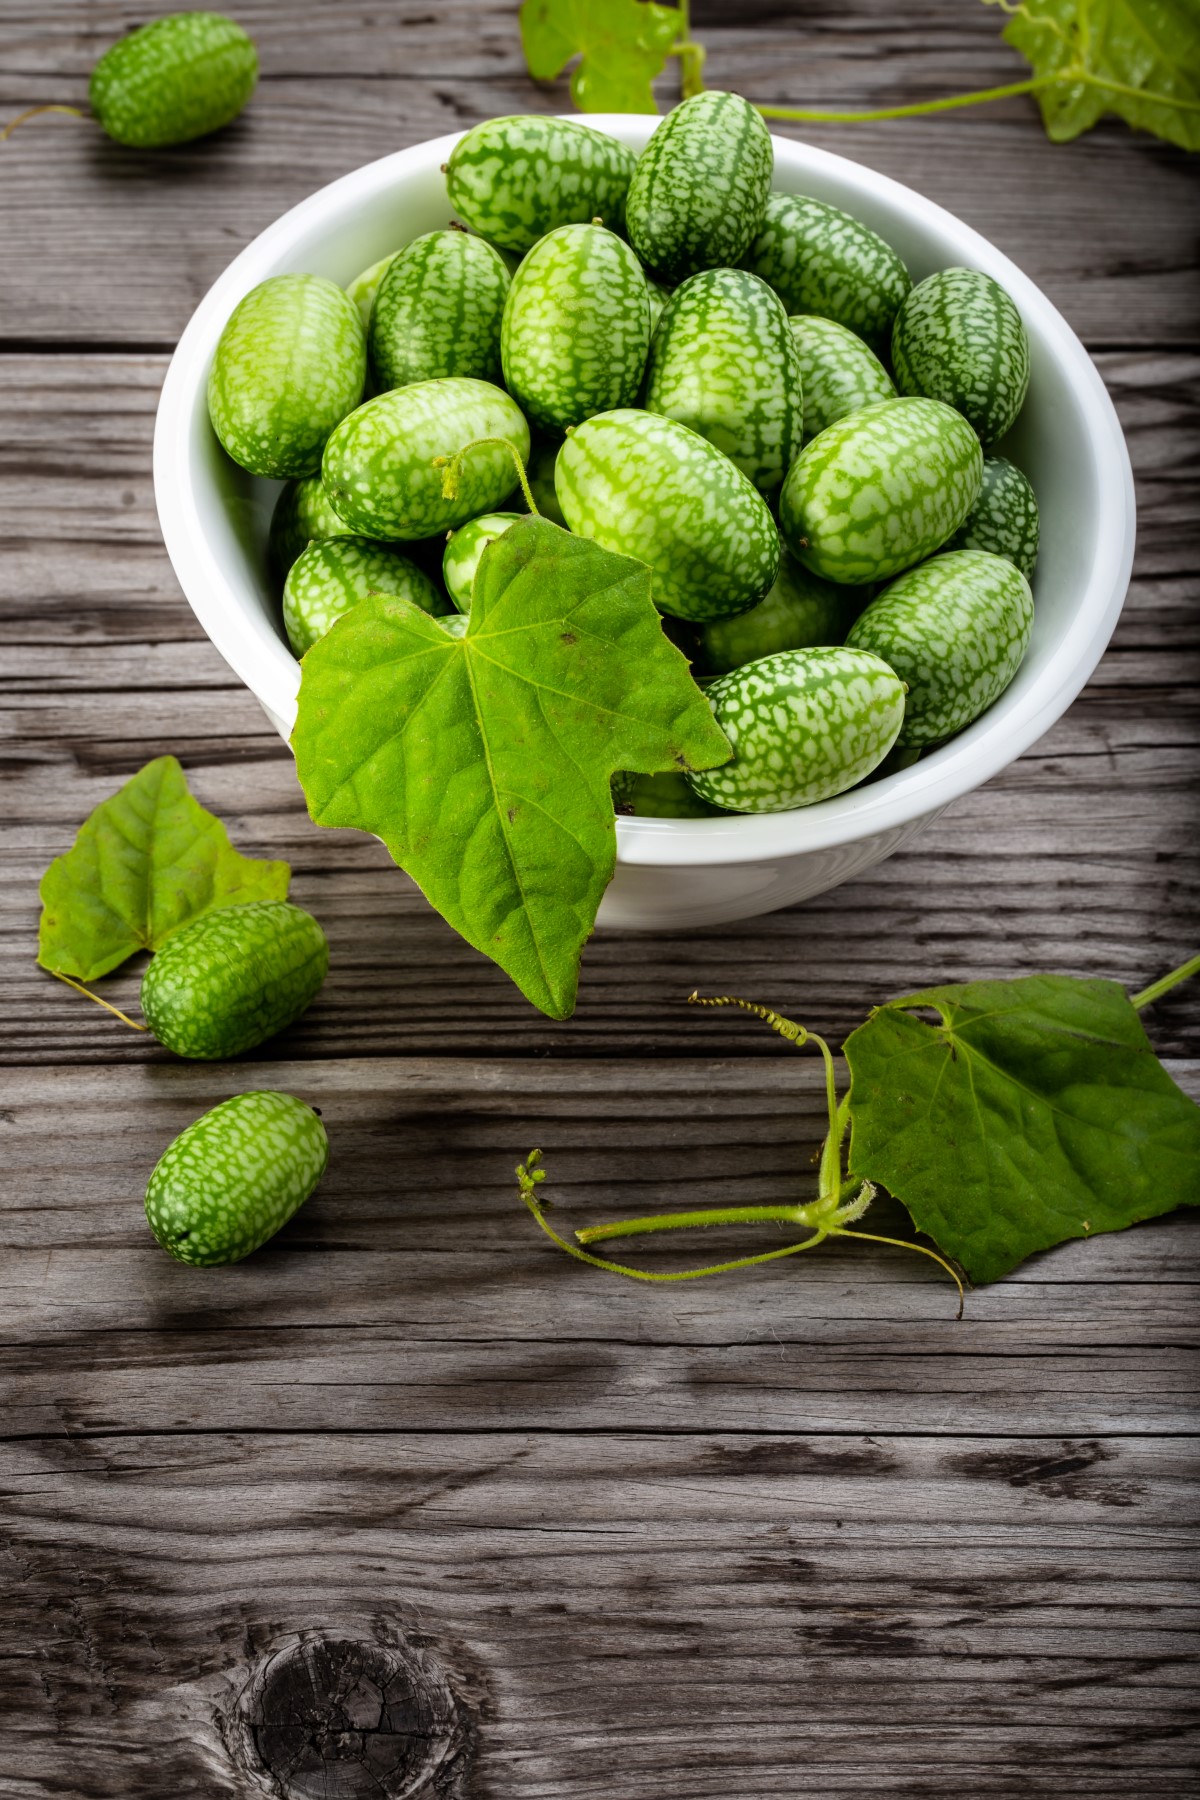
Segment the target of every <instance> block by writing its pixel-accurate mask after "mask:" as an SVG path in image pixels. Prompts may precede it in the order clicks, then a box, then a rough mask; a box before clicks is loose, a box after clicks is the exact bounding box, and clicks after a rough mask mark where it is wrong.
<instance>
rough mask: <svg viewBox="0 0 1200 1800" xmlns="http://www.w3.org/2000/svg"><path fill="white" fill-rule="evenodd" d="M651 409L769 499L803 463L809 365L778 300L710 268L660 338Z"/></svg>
mask: <svg viewBox="0 0 1200 1800" xmlns="http://www.w3.org/2000/svg"><path fill="white" fill-rule="evenodd" d="M643 404H644V405H645V407H646V410H647V411H648V412H653V413H663V414H665V415H666V417H667V418H670V419H678V420H679V422H680V424H681V425H690V426H691V428H692V430H693V431H698V432H699V433H700V435H701V437H705V438H707V439H708V441H709V443H710V444H715V445H716V447H717V449H718V450H723V451H724V452H725V454H726V456H728V457H730V458H731V459H732V461H734V462H735V463H736V464H737V466H738V468H739V469H741V471H742V473H743V474H744V475H747V476H749V478H750V480H751V481H752V482H753V483H754V485H755V487H756V488H758V489H759V490H760V492H762V493H767V494H769V493H772V492H774V490H775V489H777V488H778V486H779V484H780V482H781V481H782V480H783V478H784V476H785V475H786V473H787V471H788V469H789V467H790V466H791V463H792V460H793V458H794V457H795V456H796V455H797V454H798V452H799V449H800V443H801V436H802V430H803V422H804V405H803V395H802V391H801V376H800V359H799V356H798V354H797V351H796V344H795V339H794V338H793V336H792V333H791V329H790V327H789V325H788V317H787V314H786V313H785V312H784V310H783V307H782V306H781V305H780V302H779V300H778V298H777V296H776V295H775V294H774V293H773V292H772V290H771V289H770V288H769V287H768V286H767V284H766V282H765V281H760V280H759V279H758V277H757V275H751V274H749V273H747V271H746V270H745V269H705V270H703V271H702V272H701V273H700V274H699V275H693V276H691V277H690V278H689V279H688V280H687V281H685V282H684V283H683V284H682V286H680V287H677V288H676V290H675V292H674V293H673V294H672V296H671V299H670V301H669V302H668V305H667V309H666V311H665V312H664V314H663V316H662V320H661V322H660V324H659V327H658V330H657V332H656V333H655V337H654V344H653V348H652V350H651V353H650V362H649V367H648V369H647V371H646V390H645V397H644V401H643Z"/></svg>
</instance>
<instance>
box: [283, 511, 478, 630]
mask: <svg viewBox="0 0 1200 1800" xmlns="http://www.w3.org/2000/svg"><path fill="white" fill-rule="evenodd" d="M369 594H398V595H399V596H400V597H401V599H404V600H411V601H412V603H413V605H414V606H419V607H420V608H421V610H422V612H427V613H433V614H434V615H435V616H436V615H437V614H439V613H445V612H449V610H450V608H449V607H448V606H447V604H446V602H445V600H444V599H443V598H442V596H441V594H439V593H438V591H437V589H436V588H435V587H434V585H433V583H432V581H430V579H429V577H428V576H427V575H424V574H422V572H421V570H420V569H418V568H417V567H416V565H415V564H413V563H411V562H409V560H408V558H407V557H406V556H401V555H400V554H399V552H398V551H395V550H389V549H388V548H387V547H386V546H385V545H383V544H373V543H371V542H370V541H369V540H368V539H367V538H360V537H335V538H324V539H322V540H320V541H319V542H317V543H315V544H309V546H308V548H307V549H306V550H303V551H302V552H301V553H300V555H299V556H298V557H297V559H296V561H295V562H294V563H293V564H292V567H291V569H290V570H289V572H288V578H287V580H286V581H285V582H284V584H283V628H284V630H285V631H286V632H287V639H288V643H289V644H290V645H291V647H292V650H293V652H294V654H295V655H296V656H303V655H304V652H305V651H306V650H309V649H311V648H312V646H313V645H314V644H315V643H316V641H317V639H318V638H322V637H324V636H325V633H326V632H327V631H328V630H329V628H330V626H332V625H333V624H334V623H335V622H336V621H337V620H338V619H340V618H341V616H342V614H343V613H345V612H349V610H350V608H351V607H352V606H356V605H357V604H358V602H359V601H360V600H365V599H366V598H367V596H368V595H369Z"/></svg>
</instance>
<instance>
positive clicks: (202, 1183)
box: [146, 1090, 329, 1268]
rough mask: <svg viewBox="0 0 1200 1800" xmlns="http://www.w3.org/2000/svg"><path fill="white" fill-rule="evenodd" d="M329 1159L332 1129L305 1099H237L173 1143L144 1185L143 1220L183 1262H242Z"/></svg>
mask: <svg viewBox="0 0 1200 1800" xmlns="http://www.w3.org/2000/svg"><path fill="white" fill-rule="evenodd" d="M328 1161H329V1139H328V1138H327V1137H326V1135H325V1127H324V1126H323V1125H322V1123H321V1121H320V1119H319V1118H318V1116H317V1114H316V1112H315V1111H314V1110H313V1108H312V1107H311V1106H308V1105H306V1103H305V1102H304V1101H303V1100H297V1099H296V1098H295V1096H294V1095H292V1094H280V1093H275V1092H272V1091H270V1090H257V1091H255V1092H252V1093H249V1094H237V1095H235V1096H234V1098H233V1099H232V1100H226V1101H224V1102H222V1104H221V1105H220V1106H214V1107H213V1109H212V1111H211V1112H206V1113H205V1114H203V1116H202V1117H201V1118H199V1119H197V1120H196V1121H195V1122H194V1123H193V1124H191V1125H189V1126H188V1128H187V1130H186V1131H182V1132H180V1134H179V1136H178V1137H177V1138H176V1139H175V1140H174V1142H173V1143H171V1144H169V1145H168V1146H167V1148H166V1150H165V1151H164V1152H163V1154H162V1156H161V1157H160V1158H159V1160H158V1162H157V1164H156V1165H155V1168H154V1172H153V1174H152V1175H151V1177H150V1181H149V1184H148V1186H147V1188H146V1219H147V1221H148V1223H149V1226H150V1229H151V1231H152V1232H153V1233H154V1236H155V1238H156V1239H157V1240H158V1242H159V1243H160V1244H161V1245H162V1247H163V1249H164V1250H166V1251H167V1252H168V1253H169V1254H170V1255H171V1256H173V1257H174V1258H175V1260H176V1262H181V1263H190V1264H192V1265H193V1266H194V1267H197V1268H214V1267H217V1266H219V1265H221V1264H224V1263H235V1262H240V1261H241V1260H242V1258H243V1257H244V1256H249V1255H250V1253H251V1252H252V1251H254V1250H257V1249H258V1248H259V1246H260V1245H261V1244H265V1243H266V1241H267V1239H268V1238H270V1237H274V1235H275V1233H276V1232H277V1231H278V1230H279V1228H280V1226H281V1225H286V1223H287V1221H288V1220H289V1219H290V1218H291V1216H292V1214H293V1213H294V1212H295V1211H296V1210H297V1209H298V1208H299V1207H301V1206H303V1204H304V1202H305V1201H306V1200H307V1199H308V1197H309V1195H310V1194H311V1193H312V1192H313V1190H314V1188H315V1187H316V1185H317V1183H318V1182H319V1181H320V1179H321V1177H322V1175H323V1174H324V1173H325V1168H326V1164H327V1163H328Z"/></svg>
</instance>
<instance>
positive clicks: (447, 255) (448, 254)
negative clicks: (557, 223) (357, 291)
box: [367, 231, 510, 393]
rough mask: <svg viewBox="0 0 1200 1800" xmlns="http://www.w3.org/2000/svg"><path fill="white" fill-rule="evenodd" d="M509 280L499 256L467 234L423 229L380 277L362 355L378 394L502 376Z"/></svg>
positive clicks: (487, 379) (478, 239)
mask: <svg viewBox="0 0 1200 1800" xmlns="http://www.w3.org/2000/svg"><path fill="white" fill-rule="evenodd" d="M509 281H510V276H509V273H508V270H507V268H506V267H505V266H504V263H503V261H502V260H501V257H500V253H499V251H497V250H493V249H492V247H491V245H490V244H485V243H484V241H483V239H482V238H478V237H471V236H470V235H469V233H467V232H465V231H427V232H426V233H425V234H424V236H423V237H419V238H414V239H413V241H412V243H411V244H406V245H405V247H404V249H403V250H401V251H400V253H399V255H397V256H394V257H393V258H392V260H391V262H390V263H389V264H388V266H387V268H386V269H385V270H384V272H383V276H382V279H381V280H380V283H379V289H378V292H377V293H376V295H375V304H374V305H373V307H372V308H371V325H370V330H369V331H368V333H367V353H368V356H369V358H370V365H371V373H372V375H373V376H374V378H375V386H376V389H377V390H378V391H379V392H380V393H382V392H384V391H385V390H386V389H387V388H397V387H408V386H409V385H410V384H411V383H412V382H414V381H434V380H436V379H437V378H438V377H439V376H442V375H473V376H475V377H476V378H477V379H478V380H480V381H499V379H500V318H501V315H502V313H503V311H504V302H505V300H506V299H507V297H508V288H509Z"/></svg>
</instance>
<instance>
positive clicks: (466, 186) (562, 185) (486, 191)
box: [446, 113, 636, 251]
mask: <svg viewBox="0 0 1200 1800" xmlns="http://www.w3.org/2000/svg"><path fill="white" fill-rule="evenodd" d="M635 160H636V159H635V157H634V154H633V151H632V150H630V149H629V148H628V146H627V145H625V144H622V143H618V141H617V139H616V138H613V137H609V136H608V134H607V133H606V132H603V131H594V130H593V129H592V127H591V126H590V125H581V124H580V123H579V122H578V120H576V119H555V118H551V117H549V116H547V115H546V114H544V113H529V114H526V115H519V116H517V117H513V118H506V119H485V120H484V122H483V123H482V125H476V126H474V127H473V128H472V129H471V130H470V131H468V132H467V134H466V136H465V137H463V138H460V139H459V141H458V143H457V144H456V145H455V146H454V149H453V150H452V152H451V154H450V161H449V162H448V163H447V165H446V188H447V190H448V192H449V195H450V204H451V206H453V208H454V210H455V211H456V212H457V213H458V214H459V215H460V216H461V217H462V218H464V219H465V220H466V221H467V224H468V225H470V226H471V227H472V229H473V230H475V231H477V232H479V234H480V236H481V237H485V238H488V239H489V240H490V242H491V243H493V244H495V245H496V246H497V247H498V248H500V249H504V250H520V251H524V250H528V249H529V248H530V247H531V246H532V245H534V244H536V243H537V241H538V239H539V238H541V237H545V235H546V233H547V232H548V231H553V230H554V229H555V228H556V226H559V225H579V224H583V223H585V222H588V221H591V220H592V219H600V220H602V221H603V223H604V224H605V225H608V226H611V227H612V229H613V230H614V231H619V230H620V229H621V225H622V222H623V220H624V216H625V194H626V191H627V189H628V187H629V178H630V176H631V175H632V174H633V165H634V162H635Z"/></svg>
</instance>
